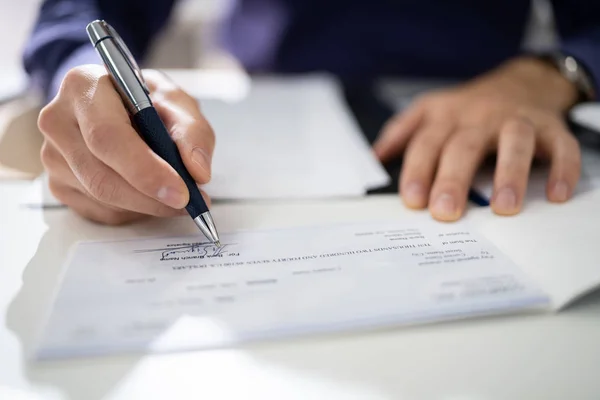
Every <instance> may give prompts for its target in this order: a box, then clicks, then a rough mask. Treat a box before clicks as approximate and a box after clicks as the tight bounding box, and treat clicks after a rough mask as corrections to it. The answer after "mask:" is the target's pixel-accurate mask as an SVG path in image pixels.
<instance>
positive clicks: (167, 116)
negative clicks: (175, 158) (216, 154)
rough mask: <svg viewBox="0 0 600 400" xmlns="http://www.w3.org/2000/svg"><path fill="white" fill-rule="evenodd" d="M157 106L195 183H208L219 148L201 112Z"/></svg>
mask: <svg viewBox="0 0 600 400" xmlns="http://www.w3.org/2000/svg"><path fill="white" fill-rule="evenodd" d="M154 106H155V107H156V110H157V111H158V113H159V115H160V117H161V119H162V120H163V122H164V124H165V126H166V128H167V130H168V131H169V133H170V134H171V137H172V138H173V141H174V142H175V144H176V145H177V149H178V150H179V153H180V154H181V158H182V159H183V163H184V164H185V167H186V168H187V169H188V171H189V172H190V174H191V175H192V177H193V178H194V180H195V181H196V182H198V183H199V184H205V183H208V182H209V181H210V177H211V163H212V156H213V151H214V148H215V134H214V132H213V130H212V128H211V126H210V124H209V123H208V121H207V120H206V119H205V118H204V116H202V114H201V113H200V112H199V110H195V112H193V113H192V112H190V110H187V109H186V108H184V107H180V106H179V105H177V104H175V103H173V102H167V101H164V102H163V101H159V102H155V103H154Z"/></svg>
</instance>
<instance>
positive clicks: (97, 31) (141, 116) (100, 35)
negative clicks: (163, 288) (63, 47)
mask: <svg viewBox="0 0 600 400" xmlns="http://www.w3.org/2000/svg"><path fill="white" fill-rule="evenodd" d="M86 31H87V34H88V36H89V38H90V40H91V42H92V44H93V46H94V48H95V49H96V51H97V52H98V54H99V55H100V57H101V58H102V61H103V62H104V65H105V67H106V70H107V71H108V74H109V75H110V77H111V81H112V83H113V85H114V86H115V89H116V90H117V91H118V92H119V95H120V96H121V98H122V99H123V103H124V104H125V106H126V108H127V110H128V111H129V113H130V114H131V115H132V117H133V121H134V124H135V126H136V128H137V131H138V133H139V134H140V136H141V137H142V138H143V139H144V141H145V142H146V143H147V144H148V146H149V147H150V148H151V149H152V151H154V152H155V153H156V154H157V155H158V156H159V157H161V158H162V159H164V160H165V161H166V162H167V163H169V165H171V167H173V168H174V169H175V171H177V173H178V174H179V176H181V178H182V179H183V181H184V182H185V184H186V186H187V188H188V190H189V193H190V200H189V202H188V204H187V206H186V207H185V208H186V210H187V212H188V213H189V214H190V216H191V217H192V219H193V220H194V222H195V223H196V225H197V226H198V228H199V229H200V230H201V231H202V233H203V234H204V236H206V238H207V239H208V240H210V241H211V242H212V243H214V244H216V245H217V246H219V247H221V243H220V241H219V234H218V232H217V228H216V227H215V223H214V221H213V219H212V216H211V215H210V211H209V210H208V206H207V205H206V203H205V202H204V198H203V197H202V194H200V190H199V189H198V186H197V185H196V182H195V181H194V178H192V176H191V175H190V173H189V171H188V170H187V169H186V167H185V165H184V163H183V160H182V159H181V155H180V154H179V151H178V150H177V145H176V144H175V142H174V141H173V139H172V138H171V135H169V132H168V131H167V128H166V127H165V125H164V124H163V122H162V120H161V119H160V116H159V115H158V113H157V112H156V109H155V108H154V107H153V105H152V101H151V100H150V97H149V94H150V91H149V90H148V86H147V85H146V81H145V80H144V78H143V76H142V71H141V70H140V68H139V66H138V64H137V62H136V61H135V59H134V58H133V55H132V54H131V52H130V51H129V49H128V48H127V46H126V45H125V43H124V42H123V39H121V37H120V36H119V34H118V33H117V32H116V31H115V29H114V28H113V27H112V26H111V25H109V24H108V23H107V22H106V21H103V20H96V21H93V22H91V23H89V24H88V26H87V28H86Z"/></svg>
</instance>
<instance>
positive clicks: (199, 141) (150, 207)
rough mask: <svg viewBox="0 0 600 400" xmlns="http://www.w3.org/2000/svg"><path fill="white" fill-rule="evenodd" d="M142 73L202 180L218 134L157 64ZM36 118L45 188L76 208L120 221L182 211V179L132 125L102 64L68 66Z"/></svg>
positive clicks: (111, 222) (208, 171)
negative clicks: (71, 67)
mask: <svg viewBox="0 0 600 400" xmlns="http://www.w3.org/2000/svg"><path fill="white" fill-rule="evenodd" d="M144 77H145V79H146V82H147V84H148V87H149V89H150V92H151V95H150V96H151V98H152V101H153V103H154V107H155V108H156V110H157V111H158V113H159V115H160V117H161V119H162V120H163V122H164V123H165V126H166V127H167V129H168V130H169V133H170V134H171V137H172V138H173V140H174V141H175V143H176V144H177V148H178V150H179V152H180V153H181V156H182V159H183V162H184V164H185V166H186V167H187V169H188V170H189V172H190V174H191V175H192V177H193V178H194V179H195V180H196V182H198V183H199V184H204V183H207V182H208V181H209V180H210V174H211V158H212V153H213V149H214V146H215V137H214V133H213V131H212V129H211V127H210V125H209V124H208V122H207V121H206V119H205V118H204V117H203V116H202V113H201V112H200V109H199V106H198V103H197V102H196V100H195V99H194V98H192V97H191V96H189V95H188V94H186V93H185V92H184V91H183V90H181V89H180V88H178V87H177V86H176V85H175V84H173V83H172V82H171V81H170V80H168V79H167V78H166V76H164V75H162V74H161V73H159V72H157V71H152V70H146V71H144ZM38 125H39V128H40V130H41V132H42V133H43V135H44V144H43V146H42V150H41V158H42V163H43V164H44V167H45V168H46V170H47V173H48V177H49V187H50V190H51V192H52V194H53V195H54V196H55V197H56V198H57V199H58V200H59V201H61V202H62V203H63V204H65V205H67V206H69V207H71V208H72V209H73V210H75V211H76V212H77V213H79V214H80V215H82V216H84V217H86V218H88V219H90V220H93V221H95V222H99V223H103V224H109V225H120V224H125V223H128V222H132V221H134V220H137V219H140V218H142V217H144V216H148V215H152V216H157V217H169V216H175V215H183V214H185V209H184V208H185V206H186V205H187V203H188V200H189V193H188V190H187V187H186V186H185V183H184V182H183V180H182V179H181V177H180V176H179V175H178V174H177V173H176V172H175V170H174V169H173V168H172V167H171V166H170V165H169V164H167V163H166V162H165V161H164V160H163V159H162V158H160V157H159V156H158V155H156V154H155V153H154V152H153V151H152V150H151V149H150V148H149V147H148V145H146V143H145V142H144V141H143V140H142V138H141V137H140V136H139V135H138V133H137V132H136V131H135V130H134V128H133V126H132V124H131V120H130V116H129V113H128V112H127V110H126V109H125V107H124V105H123V103H122V101H121V98H120V97H119V95H118V93H117V92H116V90H115V89H114V87H113V85H112V83H111V81H110V78H109V76H108V75H107V73H106V70H105V69H104V67H102V66H98V65H86V66H81V67H77V68H74V69H72V70H71V71H69V73H67V75H66V76H65V78H64V80H63V82H62V85H61V88H60V90H59V93H58V94H57V95H56V97H55V98H54V99H53V100H52V101H51V102H50V103H49V104H48V105H47V106H46V107H44V108H43V109H42V111H41V113H40V116H39V119H38ZM203 195H204V197H205V199H207V196H206V195H205V194H204V193H203ZM207 200H208V199H207Z"/></svg>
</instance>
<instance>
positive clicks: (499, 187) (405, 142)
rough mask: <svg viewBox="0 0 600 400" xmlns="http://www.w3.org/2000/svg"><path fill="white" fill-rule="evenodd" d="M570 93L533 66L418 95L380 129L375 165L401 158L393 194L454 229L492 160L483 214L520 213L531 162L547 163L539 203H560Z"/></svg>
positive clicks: (521, 64)
mask: <svg viewBox="0 0 600 400" xmlns="http://www.w3.org/2000/svg"><path fill="white" fill-rule="evenodd" d="M575 99H576V91H575V89H574V87H572V86H571V84H570V83H569V82H568V81H567V80H565V79H564V78H562V76H561V75H560V74H558V72H556V71H554V70H553V69H552V68H551V67H549V66H546V65H545V64H543V63H542V62H540V61H537V60H529V59H517V60H515V61H512V62H509V63H508V64H506V65H503V66H501V67H500V68H499V69H498V70H495V71H493V72H491V73H489V74H488V75H486V76H483V77H481V78H478V79H476V80H475V81H473V82H470V83H468V84H466V85H463V86H460V87H457V88H453V89H449V90H443V91H438V92H434V93H430V94H426V95H424V96H423V97H421V98H420V99H418V100H417V101H416V102H415V103H414V104H413V105H412V106H411V107H409V109H408V110H407V111H405V112H403V113H401V114H399V115H398V116H396V117H395V118H393V119H392V120H391V121H389V122H388V124H387V125H386V126H385V127H384V129H383V131H382V133H381V135H380V137H379V138H378V140H377V142H376V143H375V145H374V150H375V152H376V154H377V155H378V157H379V158H380V159H381V160H382V161H383V162H385V161H388V160H390V159H391V158H393V157H395V156H398V155H399V154H400V153H401V152H404V158H403V167H402V172H401V176H400V194H401V196H402V199H403V201H404V203H405V204H406V205H407V206H408V207H411V208H425V207H429V210H430V212H431V214H432V216H433V217H434V218H435V219H438V220H442V221H455V220H457V219H459V218H460V216H461V215H462V213H463V212H464V209H465V206H466V202H467V196H468V190H469V187H470V185H471V183H472V180H473V177H474V175H475V173H476V171H477V169H478V167H479V165H480V163H481V162H482V161H483V159H484V158H485V156H486V155H488V154H489V153H492V152H496V153H497V161H496V172H495V176H494V194H493V197H492V201H491V206H492V209H493V210H494V212H496V213H497V214H500V215H513V214H516V213H518V212H519V211H520V209H521V207H522V203H523V198H524V195H525V191H526V187H527V179H528V175H529V171H530V167H531V163H532V160H533V158H534V156H537V157H540V158H546V159H550V161H551V169H550V175H549V178H548V182H547V197H548V199H549V200H550V201H553V202H564V201H566V200H567V199H569V198H570V197H571V196H572V193H573V190H574V188H575V186H576V184H577V181H578V180H579V176H580V164H581V159H580V158H581V156H580V150H579V146H578V143H577V141H576V140H575V139H574V137H573V136H572V134H571V133H570V132H569V130H568V129H567V127H566V125H565V123H564V122H563V114H564V112H565V111H566V110H567V109H568V108H569V107H570V106H571V105H572V104H573V103H574V101H575Z"/></svg>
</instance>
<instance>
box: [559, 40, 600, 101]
mask: <svg viewBox="0 0 600 400" xmlns="http://www.w3.org/2000/svg"><path fill="white" fill-rule="evenodd" d="M561 51H562V52H563V53H564V54H566V55H570V56H572V57H574V58H575V59H576V60H577V61H578V62H579V63H580V64H581V65H582V66H583V67H584V68H585V70H586V71H587V72H588V73H589V75H590V77H591V79H592V84H593V86H594V93H595V95H596V96H595V97H596V98H595V99H594V100H595V101H598V100H599V98H598V96H599V95H600V29H598V30H595V31H594V32H593V33H592V34H589V35H585V36H584V35H578V36H576V37H573V38H568V39H565V40H564V42H563V44H562V46H561Z"/></svg>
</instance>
